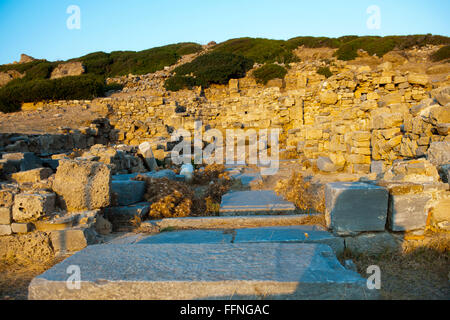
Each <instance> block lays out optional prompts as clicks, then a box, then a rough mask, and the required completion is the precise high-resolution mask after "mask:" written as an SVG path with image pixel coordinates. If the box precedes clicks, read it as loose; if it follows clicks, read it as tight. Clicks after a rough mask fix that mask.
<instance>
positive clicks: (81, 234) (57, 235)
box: [50, 228, 95, 253]
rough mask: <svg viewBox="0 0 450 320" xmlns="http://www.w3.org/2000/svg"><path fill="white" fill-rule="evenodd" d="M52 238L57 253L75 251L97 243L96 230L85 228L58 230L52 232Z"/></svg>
mask: <svg viewBox="0 0 450 320" xmlns="http://www.w3.org/2000/svg"><path fill="white" fill-rule="evenodd" d="M50 240H51V242H52V246H53V249H54V250H55V252H56V253H68V252H75V251H80V250H81V249H84V248H85V247H86V246H87V245H89V244H93V243H95V232H94V231H93V230H90V229H85V228H74V229H65V230H56V231H52V232H51V233H50Z"/></svg>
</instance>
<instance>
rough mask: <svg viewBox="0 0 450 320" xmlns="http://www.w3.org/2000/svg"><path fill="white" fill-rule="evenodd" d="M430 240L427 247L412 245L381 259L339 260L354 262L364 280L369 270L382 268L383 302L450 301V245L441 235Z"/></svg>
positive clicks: (376, 257)
mask: <svg viewBox="0 0 450 320" xmlns="http://www.w3.org/2000/svg"><path fill="white" fill-rule="evenodd" d="M429 240H430V241H429V242H428V243H427V244H426V245H417V244H414V242H411V243H408V244H407V245H404V247H403V249H401V252H398V251H397V252H396V251H386V252H384V253H383V254H381V255H379V256H368V255H358V256H354V255H352V254H351V253H348V252H344V254H343V255H341V256H340V257H339V260H340V261H341V263H343V262H344V260H346V259H352V260H353V262H354V263H355V265H356V267H357V270H358V272H359V273H360V274H361V276H363V277H365V278H367V277H368V276H369V275H368V274H367V267H368V266H371V265H377V266H379V267H380V270H381V289H380V290H381V292H380V297H381V299H382V300H449V299H450V243H449V242H448V238H447V237H445V235H444V236H442V235H439V234H436V235H434V236H432V237H430V239H429Z"/></svg>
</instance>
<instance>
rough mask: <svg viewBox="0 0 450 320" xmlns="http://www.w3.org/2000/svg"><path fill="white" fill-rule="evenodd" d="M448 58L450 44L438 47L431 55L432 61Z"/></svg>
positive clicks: (449, 57) (449, 55) (449, 56)
mask: <svg viewBox="0 0 450 320" xmlns="http://www.w3.org/2000/svg"><path fill="white" fill-rule="evenodd" d="M449 59H450V45H448V46H445V47H442V48H440V49H439V50H438V51H436V52H435V53H433V54H432V55H431V60H433V61H443V60H449Z"/></svg>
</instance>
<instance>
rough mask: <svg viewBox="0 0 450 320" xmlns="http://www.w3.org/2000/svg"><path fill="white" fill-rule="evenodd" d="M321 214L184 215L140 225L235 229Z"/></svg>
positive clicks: (280, 223)
mask: <svg viewBox="0 0 450 320" xmlns="http://www.w3.org/2000/svg"><path fill="white" fill-rule="evenodd" d="M319 216H321V214H320V213H314V214H309V215H307V214H293V215H263V216H228V217H184V218H166V219H161V220H148V221H144V222H143V223H142V224H141V225H142V226H145V225H149V226H151V225H154V226H157V227H159V228H160V229H165V228H171V227H172V228H185V229H237V228H252V227H253V228H255V227H269V226H291V225H302V224H305V223H306V222H307V221H308V220H309V219H311V218H316V217H319Z"/></svg>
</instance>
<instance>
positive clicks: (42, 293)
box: [28, 243, 378, 300]
mask: <svg viewBox="0 0 450 320" xmlns="http://www.w3.org/2000/svg"><path fill="white" fill-rule="evenodd" d="M69 266H79V268H80V278H81V283H80V284H81V286H80V289H69V288H68V286H67V279H68V277H69V276H70V274H68V273H67V270H70V269H68V268H69ZM374 291H377V290H374ZM377 296H378V295H377V293H376V292H373V291H371V290H368V289H367V288H366V281H365V279H364V278H362V277H361V276H360V275H359V274H358V273H356V272H354V271H350V270H347V269H345V268H344V267H343V266H342V265H341V264H340V263H339V262H338V260H337V259H336V257H335V256H334V254H333V252H332V250H331V248H330V247H329V246H327V245H323V244H303V243H290V244H284V243H253V244H244V243H239V244H141V245H136V244H132V245H93V246H89V247H87V248H86V249H84V250H82V251H80V252H78V253H76V254H74V255H73V256H71V257H69V258H67V259H66V260H64V261H63V262H61V263H59V264H57V265H55V266H54V267H52V268H51V269H49V270H47V271H46V272H45V273H43V274H42V275H40V276H38V277H36V278H34V279H33V280H32V281H31V283H30V285H29V290H28V297H29V299H47V300H60V299H102V300H112V299H121V300H126V299H154V300H172V299H180V300H185V299H227V300H228V299H257V298H265V299H367V298H376V297H377Z"/></svg>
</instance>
